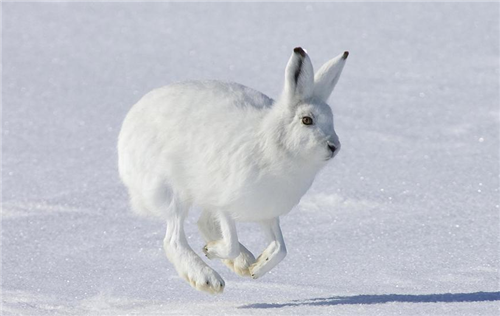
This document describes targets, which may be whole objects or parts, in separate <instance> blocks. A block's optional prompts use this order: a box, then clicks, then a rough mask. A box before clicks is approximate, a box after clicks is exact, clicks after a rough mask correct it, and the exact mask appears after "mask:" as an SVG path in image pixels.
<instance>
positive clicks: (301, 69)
mask: <svg viewBox="0 0 500 316" xmlns="http://www.w3.org/2000/svg"><path fill="white" fill-rule="evenodd" d="M313 90H314V70H313V66H312V63H311V59H309V56H307V53H306V51H305V50H303V49H302V48H300V47H296V48H295V49H294V50H293V53H292V56H291V57H290V60H289V61H288V64H287V66H286V71H285V89H284V91H283V94H284V97H285V98H286V99H287V100H288V101H291V103H290V104H293V105H295V104H296V103H297V102H300V101H303V100H306V99H309V98H310V97H311V96H312V93H313Z"/></svg>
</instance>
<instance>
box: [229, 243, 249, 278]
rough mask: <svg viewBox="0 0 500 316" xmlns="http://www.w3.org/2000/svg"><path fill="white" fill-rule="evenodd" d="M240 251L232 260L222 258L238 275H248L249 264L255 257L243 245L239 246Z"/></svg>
mask: <svg viewBox="0 0 500 316" xmlns="http://www.w3.org/2000/svg"><path fill="white" fill-rule="evenodd" d="M240 249H241V253H240V255H239V256H238V257H236V258H235V259H234V260H232V259H226V260H222V262H224V264H225V265H226V266H228V267H229V269H231V270H233V271H234V273H236V274H237V275H239V276H242V277H245V276H250V266H251V265H252V264H254V263H255V257H254V256H253V254H252V253H251V252H250V251H248V250H247V249H246V248H245V247H243V245H241V247H240Z"/></svg>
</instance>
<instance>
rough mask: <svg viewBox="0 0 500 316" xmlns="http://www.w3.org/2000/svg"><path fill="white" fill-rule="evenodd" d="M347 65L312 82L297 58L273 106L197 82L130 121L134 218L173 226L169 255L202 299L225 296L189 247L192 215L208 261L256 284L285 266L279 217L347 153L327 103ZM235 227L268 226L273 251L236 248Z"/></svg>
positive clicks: (123, 169) (336, 64)
mask: <svg viewBox="0 0 500 316" xmlns="http://www.w3.org/2000/svg"><path fill="white" fill-rule="evenodd" d="M346 58H347V52H346V53H344V54H343V55H341V56H338V57H337V58H334V59H332V60H331V61H329V62H327V63H326V64H325V65H324V66H323V67H322V68H321V69H320V70H319V71H318V73H317V74H316V75H314V72H313V68H312V64H311V61H310V59H309V57H308V56H307V54H306V53H305V51H304V50H302V49H301V48H296V49H295V50H294V53H293V54H292V57H291V58H290V61H289V63H288V65H287V69H286V73H285V88H284V90H283V94H282V95H281V96H280V97H279V98H278V99H277V100H276V101H274V100H272V99H270V98H269V97H267V96H265V95H264V94H262V93H260V92H257V91H255V90H252V89H250V88H247V87H244V86H242V85H239V84H236V83H224V82H219V81H198V82H197V81H193V82H186V83H179V84H173V85H170V86H167V87H164V88H160V89H156V90H154V91H152V92H150V93H148V94H147V95H146V96H144V97H143V98H142V99H141V100H140V101H139V102H138V103H137V104H136V105H134V107H133V108H132V109H131V110H130V112H129V113H128V114H127V117H126V118H125V120H124V122H123V126H122V129H121V132H120V136H119V140H118V155H119V171H120V176H121V178H122V180H123V182H124V183H125V185H126V186H127V188H128V191H129V194H130V200H131V203H132V206H133V208H134V210H136V211H137V212H139V213H151V214H155V215H158V216H160V217H163V218H164V219H165V220H166V222H167V232H166V236H165V239H164V248H165V252H166V255H167V257H168V259H169V260H170V261H171V262H172V263H173V264H174V266H175V268H176V270H177V272H178V273H179V275H180V276H181V277H183V278H184V279H186V281H188V282H189V283H190V284H191V285H192V286H193V287H195V288H196V289H198V290H203V291H207V292H210V293H220V292H222V290H223V288H224V281H223V280H222V278H221V277H220V275H219V274H218V273H217V272H215V271H214V270H213V269H211V268H210V267H209V266H207V265H206V264H205V263H204V262H203V260H201V258H200V257H199V256H198V255H197V254H196V253H195V252H194V251H193V250H192V249H191V247H190V246H189V244H188V242H187V239H186V237H185V234H184V228H183V227H184V226H183V225H184V219H185V217H186V215H187V213H188V211H189V208H190V207H191V206H192V205H196V206H198V207H200V208H201V209H202V210H203V212H202V215H201V217H200V219H199V221H198V226H199V229H200V232H201V233H202V235H203V238H204V239H205V241H206V242H207V244H206V246H205V247H204V249H203V250H204V252H205V255H206V256H207V257H208V258H210V259H213V258H219V259H222V260H223V261H224V263H226V265H227V266H229V267H230V268H231V269H232V270H233V271H234V272H236V273H238V274H239V275H249V276H252V277H253V278H258V277H260V276H262V275H264V274H265V273H266V272H268V271H269V270H271V269H272V268H273V267H274V266H276V265H277V264H278V263H279V262H280V261H281V260H283V258H284V257H285V255H286V248H285V243H284V240H283V236H282V234H281V229H280V226H279V216H281V215H284V214H286V213H288V212H289V211H290V210H291V209H292V208H293V207H294V206H295V205H297V204H298V203H299V201H300V198H301V197H302V196H303V195H304V194H305V193H306V191H307V190H308V189H309V187H310V186H311V184H312V182H313V180H314V177H315V175H316V174H317V172H318V171H319V170H320V169H321V168H322V167H323V166H324V165H325V164H326V162H327V161H328V160H330V159H331V158H333V157H334V156H335V154H336V153H337V152H338V149H339V148H340V142H339V140H338V137H337V134H336V133H335V130H334V128H333V116H332V112H331V109H330V107H329V106H328V105H327V104H326V103H325V102H326V100H327V98H328V97H329V95H330V93H331V92H332V90H333V87H334V86H335V84H336V83H337V81H338V78H339V76H340V73H341V71H342V68H343V66H344V63H345V59H346ZM235 221H252V222H258V223H260V224H261V225H262V227H263V229H264V231H265V233H266V236H267V237H268V240H269V245H268V247H267V248H266V249H265V250H264V251H263V252H262V254H261V255H260V256H259V257H258V258H257V260H256V259H255V257H254V256H253V255H252V253H251V252H250V251H248V250H247V249H246V248H245V247H244V246H243V245H242V244H240V243H239V242H238V236H237V232H236V226H235Z"/></svg>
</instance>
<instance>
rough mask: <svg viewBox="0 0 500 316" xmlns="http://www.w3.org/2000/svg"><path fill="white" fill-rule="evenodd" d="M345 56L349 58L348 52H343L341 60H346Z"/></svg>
mask: <svg viewBox="0 0 500 316" xmlns="http://www.w3.org/2000/svg"><path fill="white" fill-rule="evenodd" d="M347 56H349V52H348V51H345V52H344V55H342V58H344V59H347Z"/></svg>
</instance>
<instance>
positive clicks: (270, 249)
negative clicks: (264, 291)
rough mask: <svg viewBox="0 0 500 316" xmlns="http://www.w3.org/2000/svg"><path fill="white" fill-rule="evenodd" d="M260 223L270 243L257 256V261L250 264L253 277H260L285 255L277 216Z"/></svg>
mask: <svg viewBox="0 0 500 316" xmlns="http://www.w3.org/2000/svg"><path fill="white" fill-rule="evenodd" d="M261 224H262V228H263V229H264V232H265V234H266V237H267V238H268V240H269V242H270V243H269V246H267V248H266V249H265V250H264V252H262V254H261V255H260V256H259V257H258V258H257V262H255V263H254V264H253V265H252V266H250V274H251V276H252V278H254V279H257V278H260V277H261V276H263V275H264V274H266V273H267V272H269V271H270V270H271V269H272V268H274V267H275V266H276V265H277V264H278V263H280V262H281V261H282V260H283V259H284V258H285V256H286V247H285V241H284V240H283V235H282V234H281V228H280V222H279V217H276V218H273V219H271V220H268V221H264V222H262V223H261Z"/></svg>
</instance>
